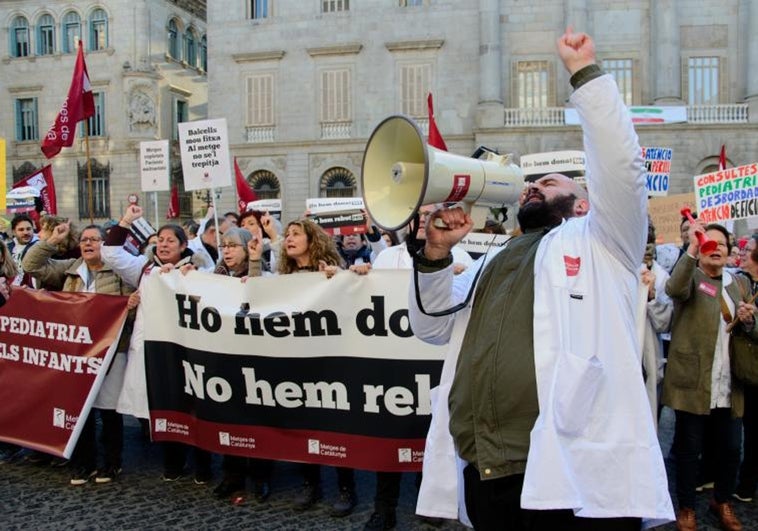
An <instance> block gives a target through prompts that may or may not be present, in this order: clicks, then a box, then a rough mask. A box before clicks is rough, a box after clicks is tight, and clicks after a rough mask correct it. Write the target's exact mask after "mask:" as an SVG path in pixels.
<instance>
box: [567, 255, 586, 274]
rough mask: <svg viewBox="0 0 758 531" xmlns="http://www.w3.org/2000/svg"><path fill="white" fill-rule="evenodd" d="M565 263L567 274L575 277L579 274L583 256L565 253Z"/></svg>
mask: <svg viewBox="0 0 758 531" xmlns="http://www.w3.org/2000/svg"><path fill="white" fill-rule="evenodd" d="M563 263H564V264H566V276H568V277H575V276H577V275H578V274H579V267H580V266H581V264H582V257H581V256H567V255H565V254H564V255H563Z"/></svg>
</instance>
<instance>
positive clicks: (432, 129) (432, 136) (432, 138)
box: [426, 92, 447, 151]
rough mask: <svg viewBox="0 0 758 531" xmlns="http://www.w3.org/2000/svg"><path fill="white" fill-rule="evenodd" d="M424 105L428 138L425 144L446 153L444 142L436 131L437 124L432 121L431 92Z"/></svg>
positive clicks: (437, 130) (432, 105)
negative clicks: (427, 117) (426, 111)
mask: <svg viewBox="0 0 758 531" xmlns="http://www.w3.org/2000/svg"><path fill="white" fill-rule="evenodd" d="M426 103H427V106H428V107H429V137H428V139H427V142H428V143H429V145H430V146H433V147H436V148H437V149H441V150H443V151H447V146H446V145H445V140H444V139H443V138H442V135H441V134H440V132H439V129H437V123H436V122H435V121H434V103H433V102H432V93H431V92H430V93H429V95H428V96H427V97H426Z"/></svg>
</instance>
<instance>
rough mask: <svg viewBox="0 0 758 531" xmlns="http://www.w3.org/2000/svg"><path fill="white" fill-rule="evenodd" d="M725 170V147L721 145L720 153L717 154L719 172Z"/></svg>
mask: <svg viewBox="0 0 758 531" xmlns="http://www.w3.org/2000/svg"><path fill="white" fill-rule="evenodd" d="M725 169H726V146H725V145H724V144H721V153H719V171H724V170H725Z"/></svg>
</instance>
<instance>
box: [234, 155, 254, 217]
mask: <svg viewBox="0 0 758 531" xmlns="http://www.w3.org/2000/svg"><path fill="white" fill-rule="evenodd" d="M234 177H235V180H236V182H237V206H238V207H239V211H240V214H242V213H243V212H244V211H245V210H246V209H247V204H248V203H249V202H250V201H257V200H258V196H257V195H256V193H255V192H254V191H253V189H252V188H250V185H249V184H247V181H246V180H245V176H244V175H242V170H240V167H239V165H238V164H237V157H234Z"/></svg>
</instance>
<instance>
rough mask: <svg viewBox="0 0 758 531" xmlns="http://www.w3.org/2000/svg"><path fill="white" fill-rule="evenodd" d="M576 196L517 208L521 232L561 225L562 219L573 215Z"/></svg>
mask: <svg viewBox="0 0 758 531" xmlns="http://www.w3.org/2000/svg"><path fill="white" fill-rule="evenodd" d="M576 199H577V197H576V195H574V194H567V195H561V196H557V197H554V198H553V199H552V200H550V201H549V202H548V201H545V200H543V201H541V202H539V203H527V204H526V205H523V206H522V207H520V208H519V211H518V214H516V219H518V224H519V227H521V229H522V230H527V229H535V228H540V227H545V228H552V227H557V226H558V225H560V224H561V222H562V221H563V219H564V218H570V217H572V216H573V215H574V203H575V202H576Z"/></svg>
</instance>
